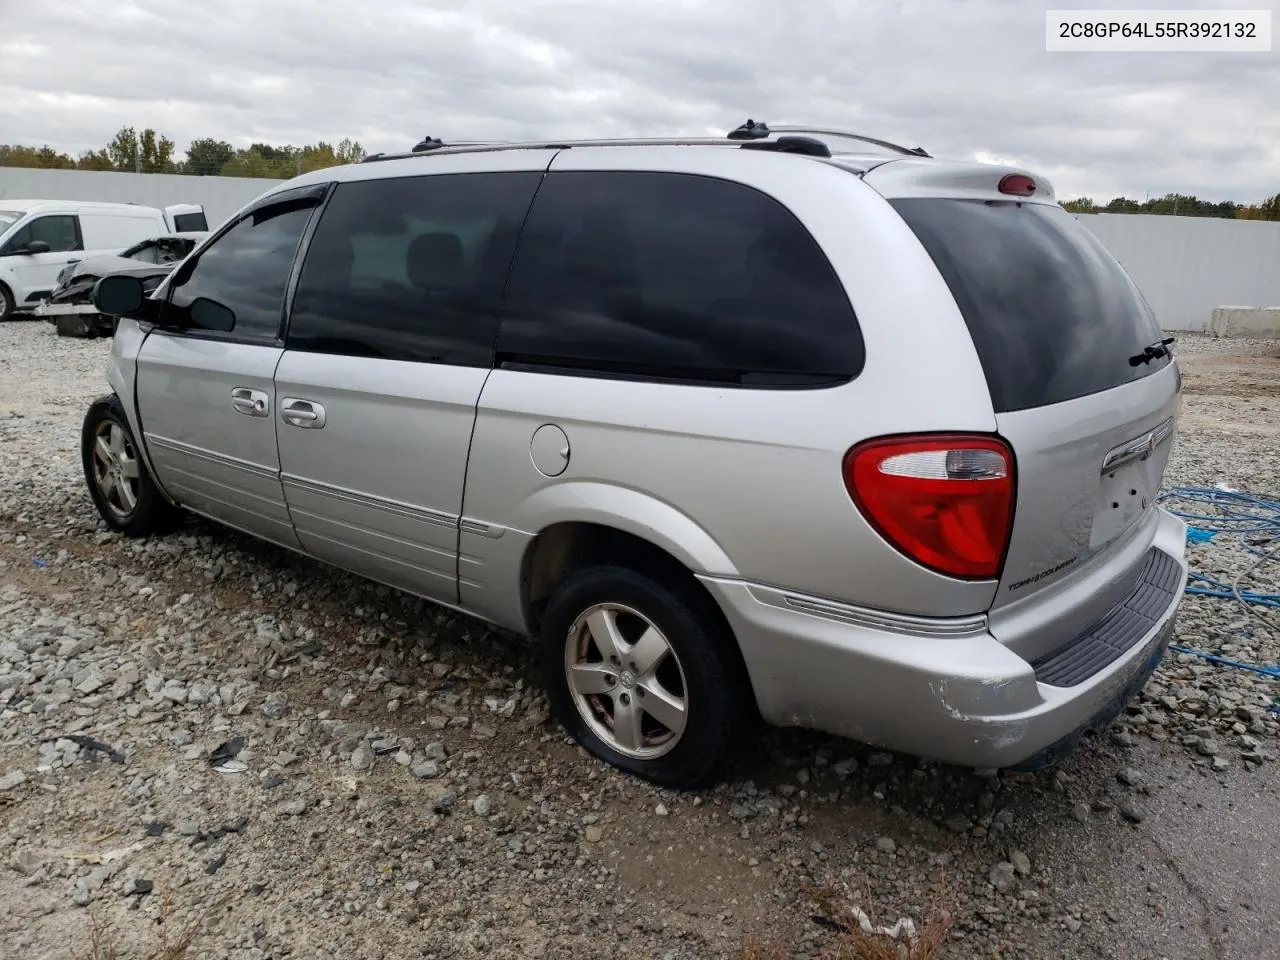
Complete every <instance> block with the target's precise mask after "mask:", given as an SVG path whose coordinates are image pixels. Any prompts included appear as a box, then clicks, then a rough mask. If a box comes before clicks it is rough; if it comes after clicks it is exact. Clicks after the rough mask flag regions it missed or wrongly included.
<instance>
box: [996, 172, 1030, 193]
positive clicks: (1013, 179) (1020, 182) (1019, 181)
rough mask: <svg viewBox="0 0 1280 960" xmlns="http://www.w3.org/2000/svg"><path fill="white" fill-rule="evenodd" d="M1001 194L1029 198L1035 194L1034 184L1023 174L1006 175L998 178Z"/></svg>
mask: <svg viewBox="0 0 1280 960" xmlns="http://www.w3.org/2000/svg"><path fill="white" fill-rule="evenodd" d="M997 189H998V190H999V191H1000V192H1001V193H1007V194H1009V195H1010V196H1014V197H1029V196H1031V195H1032V194H1033V193H1035V192H1036V182H1035V181H1034V180H1032V179H1031V178H1030V177H1028V176H1027V175H1026V174H1024V173H1008V174H1005V175H1004V176H1003V177H1001V178H1000V186H999V187H997Z"/></svg>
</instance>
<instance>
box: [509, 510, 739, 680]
mask: <svg viewBox="0 0 1280 960" xmlns="http://www.w3.org/2000/svg"><path fill="white" fill-rule="evenodd" d="M622 523H624V524H625V523H627V522H626V521H623V522H622ZM627 525H629V524H627ZM649 532H650V533H657V531H653V530H650V531H649ZM665 539H666V538H664V537H661V536H655V537H646V536H643V535H641V534H639V533H637V532H634V531H633V530H628V529H625V528H624V526H623V525H620V524H619V525H614V524H611V523H608V522H602V521H597V520H592V521H585V520H563V521H559V522H555V523H552V524H549V525H548V526H546V527H544V528H543V529H542V530H541V531H540V532H539V533H538V534H537V535H536V536H535V537H534V538H533V539H532V540H531V541H530V542H529V544H528V545H527V547H526V548H525V551H524V556H523V558H522V562H521V567H520V597H521V609H522V611H523V614H524V619H525V625H526V629H527V630H528V631H529V633H530V634H531V635H533V636H537V635H538V634H539V633H540V632H541V627H542V614H543V611H544V610H545V608H546V605H547V602H548V601H549V600H550V598H551V597H552V595H553V594H554V593H555V590H556V588H557V586H558V585H559V584H560V583H561V582H563V581H564V579H565V578H566V577H568V576H570V575H571V574H573V573H575V572H577V571H580V570H583V569H587V568H590V567H594V566H606V565H610V566H619V567H625V568H627V569H629V570H633V571H635V572H637V573H641V574H644V575H645V576H648V577H651V578H652V579H654V580H656V581H658V582H659V583H662V584H663V585H665V586H668V587H671V588H674V589H677V590H679V591H680V593H681V594H682V595H683V596H684V597H686V598H687V599H688V600H689V601H690V602H691V603H692V604H693V605H694V606H695V607H696V608H697V609H698V610H699V611H701V612H702V613H704V614H705V615H706V616H707V617H709V618H711V619H712V620H713V621H714V622H715V625H716V626H717V628H718V629H717V630H716V634H717V635H718V636H719V637H720V638H722V640H723V643H724V645H725V647H726V648H727V649H726V652H727V653H728V654H729V655H730V661H731V663H732V668H733V672H734V675H735V679H736V680H737V681H738V682H740V683H741V684H742V689H743V690H745V691H746V692H747V696H748V698H749V700H750V702H752V703H753V704H754V703H755V699H756V698H755V689H754V686H753V684H752V682H751V677H750V674H749V673H748V671H747V666H746V660H745V659H744V657H743V655H742V649H741V646H740V645H739V644H738V641H737V638H736V637H735V636H734V633H733V628H732V626H731V625H730V623H729V619H728V617H726V616H725V613H724V611H723V610H722V609H721V607H720V604H719V603H718V602H717V600H716V599H715V597H714V596H712V594H711V592H710V591H708V590H707V588H706V587H705V586H704V585H703V583H702V582H701V581H700V580H699V579H698V578H697V576H696V575H695V568H694V567H692V566H691V565H690V559H691V557H692V554H691V553H690V552H689V551H688V550H687V549H686V550H679V554H683V556H681V555H679V554H678V553H677V552H674V551H672V550H670V549H667V547H666V546H665V544H663V543H660V542H658V541H661V540H665ZM727 562H728V558H725V563H726V564H727ZM698 572H701V571H698Z"/></svg>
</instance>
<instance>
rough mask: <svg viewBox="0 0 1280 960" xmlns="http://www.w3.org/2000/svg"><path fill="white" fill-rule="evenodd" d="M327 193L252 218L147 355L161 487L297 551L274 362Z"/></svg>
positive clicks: (143, 373) (172, 292)
mask: <svg viewBox="0 0 1280 960" xmlns="http://www.w3.org/2000/svg"><path fill="white" fill-rule="evenodd" d="M321 195H322V191H318V190H311V191H301V192H290V194H288V195H286V197H285V198H284V199H276V200H274V201H272V202H269V203H267V204H266V205H265V206H261V207H258V208H257V209H255V210H252V211H250V212H249V213H247V214H245V215H244V216H243V217H242V218H240V219H239V220H237V222H236V223H235V224H233V225H231V226H230V227H229V229H227V230H226V231H225V232H222V233H221V234H220V235H219V236H218V237H215V238H214V239H213V240H211V241H210V242H209V244H208V245H206V246H204V247H203V248H201V250H200V252H199V254H198V255H197V256H195V257H194V258H192V259H191V260H188V261H186V262H185V263H184V264H183V266H182V267H181V268H179V270H178V271H177V273H175V275H174V276H173V279H172V281H171V286H170V288H169V289H168V291H167V294H166V302H165V304H164V307H163V308H162V311H161V323H160V326H159V327H158V328H157V329H155V330H153V331H152V332H151V333H150V334H149V335H148V336H147V339H146V341H145V342H144V343H143V345H142V349H141V351H140V352H139V354H138V374H137V391H138V411H139V416H140V420H141V424H142V433H143V437H144V439H145V442H146V444H147V449H148V451H149V453H150V455H151V460H152V463H153V464H154V466H155V471H156V476H157V479H158V480H159V482H160V484H161V485H162V486H163V487H164V489H165V490H166V491H167V492H168V493H169V494H170V496H172V497H173V498H174V499H175V500H177V501H178V502H179V503H181V504H182V505H183V506H185V507H188V508H189V509H191V510H194V511H195V512H197V513H201V514H204V515H206V516H209V517H211V518H213V519H215V520H218V521H220V522H222V523H225V524H228V525H230V526H233V527H236V528H238V529H241V530H244V531H245V532H247V533H251V534H254V535H256V536H260V537H263V538H265V539H267V540H272V541H274V542H276V543H279V544H283V545H285V546H289V547H293V548H295V549H297V548H298V547H299V543H298V539H297V537H296V535H295V534H294V532H293V525H292V523H291V522H290V519H289V512H288V509H287V507H286V506H285V502H284V492H283V490H282V489H281V486H280V460H279V456H278V452H277V449H276V417H275V413H276V407H277V398H276V393H275V386H274V379H273V378H274V376H275V372H276V366H277V365H278V363H279V361H280V357H281V354H282V353H283V348H282V342H281V339H280V333H281V325H282V319H283V316H284V299H285V290H286V288H287V287H288V284H289V275H290V271H291V269H292V266H293V261H294V257H295V256H296V254H297V251H298V247H299V243H300V241H301V238H302V234H303V231H304V229H305V228H306V225H307V222H308V220H309V219H310V218H311V216H312V215H313V214H314V212H315V208H316V205H317V204H318V202H319V200H320V199H321Z"/></svg>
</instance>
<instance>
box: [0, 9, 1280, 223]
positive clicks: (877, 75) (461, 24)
mask: <svg viewBox="0 0 1280 960" xmlns="http://www.w3.org/2000/svg"><path fill="white" fill-rule="evenodd" d="M1177 5H1178V4H1176V3H1174V2H1173V0H1169V2H1168V3H1167V4H1165V6H1177ZM1049 6H1051V7H1054V8H1096V7H1103V6H1114V5H1108V4H1105V3H1103V2H1101V0H1094V2H1092V3H1071V2H1045V0H1040V2H1038V3H1037V2H1024V0H932V2H915V0H526V2H524V3H519V2H511V0H470V2H467V0H459V2H454V3H448V4H444V3H435V2H429V0H363V2H350V0H198V2H183V0H167V2H164V0H56V2H41V0H0V142H9V143H25V144H32V145H38V144H44V143H47V144H50V145H52V146H54V147H56V148H58V149H59V150H64V151H67V152H70V153H72V154H77V153H79V152H80V151H82V150H88V149H94V148H98V147H100V146H102V145H103V144H104V143H106V142H107V141H108V140H109V139H110V137H111V136H112V134H113V133H114V132H115V131H116V130H117V129H119V128H120V127H121V126H124V125H132V126H135V127H138V128H142V127H147V126H151V127H155V128H156V129H157V130H159V131H160V132H162V133H164V134H166V135H167V136H169V137H171V138H172V139H173V140H174V141H176V143H177V145H178V149H179V150H180V151H181V150H184V149H185V148H186V146H187V144H188V143H190V141H191V140H192V139H193V138H196V137H203V136H211V137H215V138H219V139H225V140H228V141H230V142H231V143H232V144H234V145H235V146H247V145H248V144H249V143H250V142H252V141H266V142H270V143H280V144H283V143H292V144H302V143H307V142H314V141H316V140H328V141H331V142H332V141H337V140H340V139H342V138H343V137H348V136H349V137H353V138H355V139H357V140H359V141H360V142H361V143H362V144H363V145H364V147H365V148H366V149H368V150H370V151H378V150H403V149H407V148H408V147H410V146H411V145H412V144H413V143H414V142H416V141H417V140H418V139H419V138H420V137H421V136H422V135H424V134H430V135H432V136H437V137H443V138H444V139H445V140H449V139H465V138H478V139H496V138H508V137H571V136H579V137H580V136H596V135H601V136H631V135H635V136H641V135H662V134H678V133H693V134H699V135H702V134H706V133H714V134H716V135H719V134H722V133H724V132H725V131H727V130H728V129H729V128H730V127H732V126H736V125H737V124H739V123H741V122H742V121H743V120H745V119H746V118H747V117H748V116H750V117H754V118H756V119H764V120H767V121H769V122H772V123H784V122H786V123H799V122H804V123H810V122H811V123H814V124H822V125H826V126H836V127H841V128H846V129H854V130H858V131H860V132H864V133H869V134H871V135H873V136H880V137H885V138H888V139H893V140H898V141H900V142H905V143H907V144H908V145H912V146H914V145H922V146H924V147H925V148H926V149H928V150H929V151H930V152H931V153H933V154H934V155H937V156H949V157H962V158H963V157H975V158H980V159H993V158H994V159H1002V160H1010V161H1014V162H1018V163H1022V164H1025V165H1027V166H1029V167H1031V168H1033V169H1035V170H1037V171H1039V172H1041V173H1042V174H1043V175H1045V176H1048V177H1049V178H1050V179H1051V180H1052V181H1053V183H1054V185H1055V187H1056V188H1057V190H1058V193H1059V195H1060V196H1063V197H1073V196H1079V195H1081V194H1088V195H1090V196H1092V197H1094V198H1095V199H1098V200H1102V199H1108V198H1110V197H1112V196H1116V195H1120V194H1125V195H1128V196H1130V197H1136V198H1138V199H1141V198H1142V197H1143V196H1145V195H1146V193H1147V192H1148V191H1150V193H1151V195H1152V196H1156V195H1159V194H1164V193H1168V192H1171V191H1180V192H1183V193H1193V194H1196V195H1198V196H1200V197H1201V198H1204V199H1212V200H1236V201H1241V202H1255V201H1257V200H1260V199H1262V198H1264V197H1266V196H1269V195H1271V194H1274V193H1276V192H1277V191H1280V52H1278V51H1280V47H1278V48H1276V50H1275V51H1273V52H1272V53H1269V54H1263V53H1255V54H1209V53H1182V54H1114V53H1095V54H1087V53H1072V54H1065V53H1047V52H1046V51H1045V49H1044V46H1045V26H1044V11H1045V8H1046V7H1049ZM1126 6H1132V7H1159V6H1162V5H1161V4H1151V3H1147V4H1143V3H1141V2H1140V0H1135V2H1132V3H1131V4H1127V5H1126ZM1181 6H1195V7H1199V8H1220V9H1231V8H1258V9H1268V8H1269V9H1271V10H1272V16H1273V23H1274V24H1275V25H1276V27H1277V28H1280V2H1276V0H1271V2H1259V0H1253V2H1246V0H1228V2H1225V3H1215V2H1213V0H1199V2H1197V3H1195V4H1181Z"/></svg>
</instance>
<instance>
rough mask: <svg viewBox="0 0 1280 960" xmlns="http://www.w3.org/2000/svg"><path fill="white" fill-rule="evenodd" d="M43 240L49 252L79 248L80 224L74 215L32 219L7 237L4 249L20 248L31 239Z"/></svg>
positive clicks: (61, 251) (62, 251) (31, 240)
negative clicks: (7, 240)
mask: <svg viewBox="0 0 1280 960" xmlns="http://www.w3.org/2000/svg"><path fill="white" fill-rule="evenodd" d="M37 240H43V241H44V242H45V243H47V244H48V245H49V252H50V253H65V252H67V251H69V250H79V249H80V224H79V223H78V222H77V220H76V218H75V217H74V216H62V215H58V216H48V217H40V218H38V219H36V220H32V221H31V222H30V223H28V224H27V225H26V226H25V227H23V228H22V229H21V230H19V231H18V232H17V233H15V234H14V235H13V236H12V237H10V238H9V242H8V243H6V244H5V249H6V250H21V249H23V248H24V247H26V246H27V244H29V243H32V242H33V241H37Z"/></svg>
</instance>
